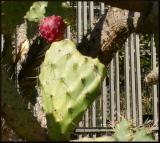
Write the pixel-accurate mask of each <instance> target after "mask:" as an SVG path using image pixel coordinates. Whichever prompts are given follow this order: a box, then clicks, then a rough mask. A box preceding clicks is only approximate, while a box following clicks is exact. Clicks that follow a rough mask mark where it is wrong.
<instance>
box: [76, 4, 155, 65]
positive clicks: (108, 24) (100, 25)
mask: <svg viewBox="0 0 160 143" xmlns="http://www.w3.org/2000/svg"><path fill="white" fill-rule="evenodd" d="M157 23H158V5H156V2H155V3H154V5H153V7H151V9H150V12H131V11H128V10H124V9H120V8H115V7H110V8H109V10H108V12H107V13H106V14H104V15H103V16H102V17H101V18H100V20H99V21H98V22H97V23H96V25H95V27H94V29H93V30H92V32H91V34H90V36H89V37H87V38H83V39H82V42H81V43H80V44H79V45H78V49H79V51H80V52H81V53H82V54H84V55H87V56H91V57H93V58H95V57H98V58H99V59H100V61H101V62H102V63H104V64H106V65H107V64H109V63H110V61H111V59H112V57H113V56H114V53H116V52H117V50H119V49H120V48H121V47H123V44H124V43H125V41H126V39H127V37H128V36H129V35H130V34H131V33H132V32H137V33H149V32H158V24H157ZM151 25H152V26H151Z"/></svg>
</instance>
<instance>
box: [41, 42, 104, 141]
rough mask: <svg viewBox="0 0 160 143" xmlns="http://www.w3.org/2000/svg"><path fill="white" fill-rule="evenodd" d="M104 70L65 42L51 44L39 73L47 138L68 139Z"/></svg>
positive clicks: (98, 83)
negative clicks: (47, 132) (47, 131)
mask: <svg viewBox="0 0 160 143" xmlns="http://www.w3.org/2000/svg"><path fill="white" fill-rule="evenodd" d="M104 75H105V67H104V65H103V64H101V63H100V62H99V60H98V59H92V58H90V57H86V56H83V55H81V54H80V53H79V52H78V50H77V49H76V46H75V44H74V43H73V42H72V41H70V40H68V39H66V40H62V41H59V42H54V43H52V45H51V47H50V49H49V50H48V51H47V52H46V55H45V60H44V63H43V64H42V65H41V70H40V75H39V79H40V89H41V93H42V99H43V101H42V102H43V108H44V112H45V113H46V118H47V126H48V130H49V135H50V138H51V139H52V140H54V141H56V140H69V139H70V134H71V133H72V132H73V131H74V128H75V127H76V124H77V123H78V122H79V121H80V120H81V119H82V116H83V113H84V112H85V110H86V109H87V107H88V106H89V105H91V103H92V102H93V101H94V100H95V98H96V97H97V95H98V93H99V87H100V82H101V80H102V78H103V77H104Z"/></svg>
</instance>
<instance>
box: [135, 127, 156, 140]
mask: <svg viewBox="0 0 160 143" xmlns="http://www.w3.org/2000/svg"><path fill="white" fill-rule="evenodd" d="M132 141H154V140H153V137H152V135H151V134H150V133H148V132H147V129H145V128H141V129H139V130H138V131H137V132H136V133H135V134H134V136H133V140H132Z"/></svg>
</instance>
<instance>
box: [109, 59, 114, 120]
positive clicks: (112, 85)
mask: <svg viewBox="0 0 160 143" xmlns="http://www.w3.org/2000/svg"><path fill="white" fill-rule="evenodd" d="M109 77H110V84H109V86H110V102H111V103H110V106H111V107H110V113H111V122H113V121H114V110H115V106H114V104H115V101H114V99H115V98H114V96H115V95H114V59H112V61H111V63H110V72H109Z"/></svg>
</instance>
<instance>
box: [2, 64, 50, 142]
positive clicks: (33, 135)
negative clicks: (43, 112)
mask: <svg viewBox="0 0 160 143" xmlns="http://www.w3.org/2000/svg"><path fill="white" fill-rule="evenodd" d="M1 93H2V95H1V101H2V102H1V103H2V117H4V119H5V120H6V122H7V124H8V125H9V126H11V128H12V129H14V131H15V132H16V133H17V134H18V135H20V136H21V137H23V138H25V139H27V140H28V141H45V140H48V137H47V134H46V132H45V130H44V129H43V128H41V126H40V124H39V123H38V122H37V119H36V118H35V117H34V116H33V113H31V112H30V111H29V110H28V109H27V105H25V104H24V102H23V100H22V98H21V96H20V95H19V94H18V93H17V90H16V88H15V87H14V82H13V81H11V80H9V76H8V73H7V72H6V70H4V67H3V68H2V91H1Z"/></svg>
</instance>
